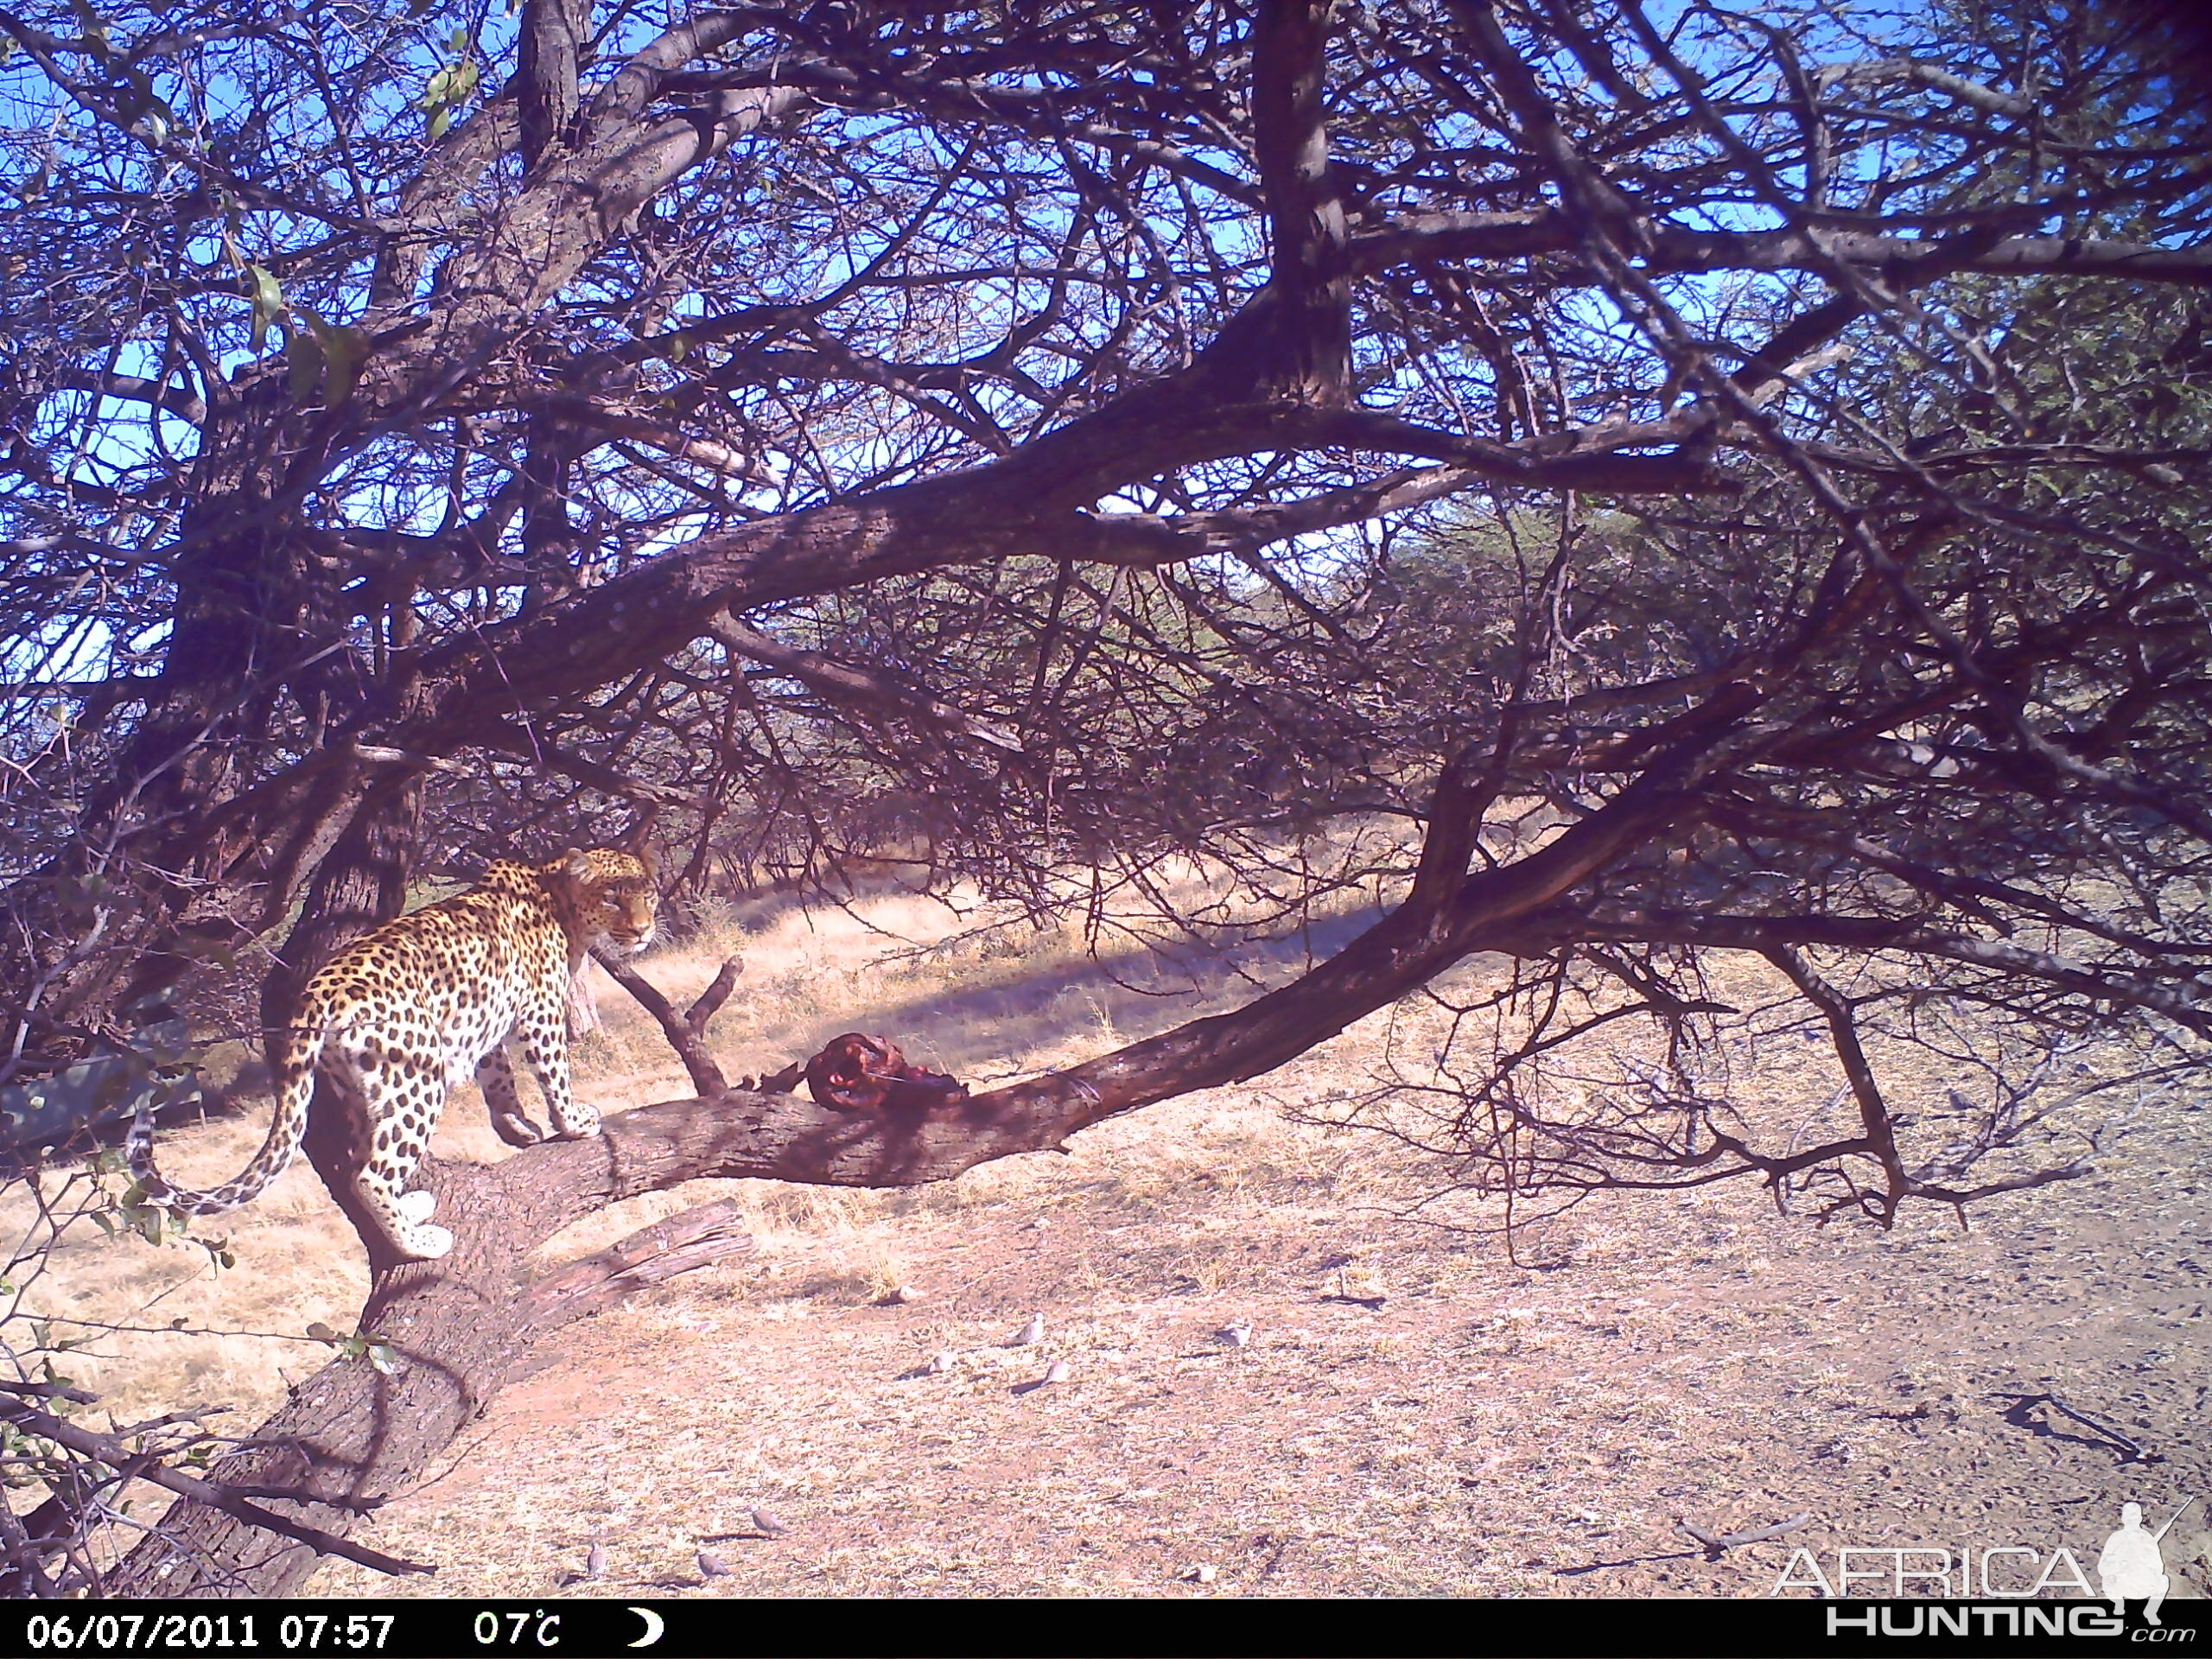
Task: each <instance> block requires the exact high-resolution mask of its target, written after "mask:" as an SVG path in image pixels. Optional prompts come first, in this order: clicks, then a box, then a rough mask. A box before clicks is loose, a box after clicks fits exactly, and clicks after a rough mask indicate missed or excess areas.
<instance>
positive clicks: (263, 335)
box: [245, 265, 284, 351]
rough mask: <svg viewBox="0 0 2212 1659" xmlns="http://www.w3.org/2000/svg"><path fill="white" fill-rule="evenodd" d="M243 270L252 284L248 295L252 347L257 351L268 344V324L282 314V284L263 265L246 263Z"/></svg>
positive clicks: (279, 319)
mask: <svg viewBox="0 0 2212 1659" xmlns="http://www.w3.org/2000/svg"><path fill="white" fill-rule="evenodd" d="M245 270H246V280H247V281H248V282H249V283H251V284H252V287H251V293H250V295H249V297H250V298H251V300H252V301H253V349H254V350H255V351H259V350H261V348H262V347H263V346H265V345H266V344H268V341H269V328H270V324H272V323H274V322H277V321H281V320H282V319H283V315H284V286H283V283H279V282H278V281H277V278H276V276H275V275H274V274H273V273H272V272H271V271H270V270H269V268H268V267H267V266H265V265H248V266H247V267H246V268H245Z"/></svg>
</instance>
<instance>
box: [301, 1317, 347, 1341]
mask: <svg viewBox="0 0 2212 1659" xmlns="http://www.w3.org/2000/svg"><path fill="white" fill-rule="evenodd" d="M307 1333H308V1336H310V1337H312V1338H314V1339H315V1341H317V1342H337V1341H339V1340H340V1337H339V1335H338V1333H337V1332H335V1331H334V1330H332V1329H331V1328H330V1327H329V1326H328V1325H325V1324H324V1323H323V1322H322V1321H321V1319H317V1320H316V1321H315V1323H314V1324H313V1325H309V1326H308V1332H307Z"/></svg>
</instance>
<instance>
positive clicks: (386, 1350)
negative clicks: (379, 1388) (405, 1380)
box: [369, 1342, 400, 1376]
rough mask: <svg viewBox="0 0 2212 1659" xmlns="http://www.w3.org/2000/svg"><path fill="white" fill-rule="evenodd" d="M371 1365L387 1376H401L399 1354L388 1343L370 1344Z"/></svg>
mask: <svg viewBox="0 0 2212 1659" xmlns="http://www.w3.org/2000/svg"><path fill="white" fill-rule="evenodd" d="M369 1363H370V1364H372V1365H373V1366H375V1367H376V1368H377V1370H379V1371H381V1372H383V1373H384V1375H385V1376H398V1375H399V1370H400V1364H399V1352H398V1351H397V1349H395V1348H394V1347H393V1346H392V1345H391V1344H390V1343H388V1342H372V1343H371V1344H369Z"/></svg>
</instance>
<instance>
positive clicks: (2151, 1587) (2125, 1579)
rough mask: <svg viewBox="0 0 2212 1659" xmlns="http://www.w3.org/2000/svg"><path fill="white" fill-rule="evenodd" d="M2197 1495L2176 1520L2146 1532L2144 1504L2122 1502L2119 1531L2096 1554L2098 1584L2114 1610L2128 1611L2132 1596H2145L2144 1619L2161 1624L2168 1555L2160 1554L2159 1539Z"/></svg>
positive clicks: (2188, 1501)
mask: <svg viewBox="0 0 2212 1659" xmlns="http://www.w3.org/2000/svg"><path fill="white" fill-rule="evenodd" d="M2191 1503H2196V1498H2194V1497H2190V1499H2188V1500H2187V1501H2186V1502H2184V1503H2183V1504H2182V1506H2181V1508H2179V1509H2177V1510H2175V1511H2174V1515H2173V1521H2169V1522H2166V1524H2165V1525H2164V1526H2163V1527H2160V1528H2159V1529H2158V1530H2157V1531H2156V1532H2146V1531H2145V1530H2144V1527H2143V1506H2142V1505H2141V1504H2139V1503H2123V1504H2121V1505H2120V1530H2119V1531H2118V1532H2115V1533H2114V1534H2113V1535H2112V1536H2111V1537H2109V1538H2107V1539H2106V1540H2105V1547H2104V1550H2103V1552H2102V1553H2101V1554H2099V1555H2098V1557H2097V1583H2098V1585H2099V1586H2101V1588H2102V1589H2103V1591H2104V1592H2105V1598H2106V1599H2107V1600H2108V1601H2110V1602H2111V1603H2112V1610H2113V1612H2115V1613H2124V1612H2126V1611H2127V1608H2126V1602H2127V1599H2128V1598H2129V1597H2131V1596H2140V1597H2142V1598H2144V1605H2143V1622H2144V1623H2145V1624H2158V1604H2159V1603H2161V1602H2163V1601H2164V1600H2165V1599H2166V1590H2167V1586H2169V1585H2170V1584H2171V1580H2169V1579H2168V1578H2167V1577H2166V1562H2165V1557H2164V1555H2162V1554H2159V1551H2158V1541H2159V1540H2160V1539H2162V1538H2164V1536H2165V1535H2167V1534H2168V1533H2170V1532H2171V1531H2172V1530H2173V1529H2174V1521H2178V1520H2180V1519H2181V1518H2182V1516H2184V1515H2186V1514H2187V1513H2188V1512H2189V1506H2190V1504H2191Z"/></svg>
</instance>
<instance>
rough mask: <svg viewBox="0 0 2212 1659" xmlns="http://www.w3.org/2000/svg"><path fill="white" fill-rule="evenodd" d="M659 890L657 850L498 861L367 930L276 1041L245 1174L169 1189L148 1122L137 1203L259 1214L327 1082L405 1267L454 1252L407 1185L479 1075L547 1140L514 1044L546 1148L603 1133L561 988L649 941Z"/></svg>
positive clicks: (370, 1211) (498, 1113) (523, 1142)
mask: <svg viewBox="0 0 2212 1659" xmlns="http://www.w3.org/2000/svg"><path fill="white" fill-rule="evenodd" d="M656 879H657V877H656V871H655V868H654V865H653V862H652V856H651V855H650V854H649V853H646V854H635V853H630V852H626V851H621V850H619V849H613V848H607V847H597V848H593V849H588V850H579V849H575V848H571V849H569V850H568V851H566V852H564V853H563V854H562V855H560V856H559V857H558V858H555V859H551V860H549V861H547V862H545V863H543V864H531V863H524V862H521V861H512V860H504V859H503V860H499V861H494V862H493V864H492V866H491V867H490V868H488V869H486V871H485V872H484V874H483V875H482V876H481V877H480V879H479V880H477V882H476V884H475V885H474V887H469V888H467V889H466V890H464V891H462V892H461V893H455V894H454V895H453V896H452V897H451V898H448V899H439V900H438V901H437V902H435V903H434V904H429V905H425V906H423V907H422V908H421V909H419V910H416V911H411V912H408V913H407V914H405V915H404V916H398V917H395V918H393V919H391V921H388V922H385V923H384V924H383V925H380V926H378V927H375V928H372V929H371V930H370V931H368V932H366V933H364V934H362V935H361V936H360V937H359V938H357V939H355V940H353V942H352V943H351V944H347V945H346V946H345V947H344V948H343V949H342V950H340V951H339V952H338V953H337V955H336V956H334V957H332V958H331V960H330V961H329V963H327V965H325V966H324V967H323V968H322V969H321V970H319V971H318V972H317V973H315V975H314V976H312V977H311V978H309V979H308V982H307V985H306V988H304V989H303V990H302V992H301V994H300V998H299V1001H298V1004H297V1006H296V1010H295V1012H294V1014H293V1015H292V1019H291V1021H290V1023H289V1025H285V1026H281V1027H276V1028H274V1029H273V1030H271V1032H270V1037H269V1047H270V1059H269V1066H270V1075H271V1077H273V1078H274V1079H275V1084H276V1092H277V1110H276V1115H275V1117H274V1118H273V1120H272V1121H271V1122H270V1126H269V1135H268V1139H267V1140H266V1141H264V1142H263V1143H262V1147H261V1150H260V1151H259V1152H257V1154H254V1157H253V1160H252V1161H251V1162H250V1163H249V1164H247V1166H245V1169H244V1170H242V1171H241V1172H239V1173H238V1175H237V1176H236V1177H234V1178H233V1179H231V1180H228V1181H226V1182H224V1183H223V1184H222V1185H220V1186H217V1187H213V1188H211V1189H209V1190H208V1191H207V1192H188V1191H187V1190H185V1189H183V1188H181V1187H177V1186H172V1185H170V1184H169V1183H168V1181H166V1180H164V1179H162V1176H161V1174H160V1173H159V1172H158V1171H157V1170H156V1167H155V1165H154V1152H153V1123H152V1115H151V1113H150V1111H149V1110H145V1109H142V1110H141V1111H140V1112H139V1114H138V1116H137V1119H136V1120H135V1121H134V1122H133V1123H132V1126H131V1128H130V1135H129V1138H128V1140H127V1141H126V1143H125V1146H126V1154H127V1158H128V1161H129V1163H130V1173H131V1175H132V1176H133V1178H134V1179H135V1180H136V1182H137V1185H138V1187H139V1188H140V1190H141V1191H140V1194H139V1201H140V1202H143V1204H145V1205H148V1206H149V1207H152V1208H155V1209H161V1210H167V1211H170V1212H171V1213H173V1214H175V1215H179V1216H184V1217H197V1216H212V1215H219V1214H220V1213H222V1212H223V1211H226V1210H235V1209H237V1208H238V1206H239V1205H244V1204H247V1203H250V1202H251V1200H252V1199H253V1198H256V1197H257V1196H258V1195H259V1194H260V1193H261V1192H263V1191H264V1189H265V1188H266V1187H267V1186H268V1185H269V1184H270V1182H271V1181H273V1180H275V1179H277V1176H279V1175H280V1174H282V1173H283V1172H284V1170H285V1169H286V1168H287V1167H289V1165H290V1164H291V1161H292V1160H293V1158H294V1157H295V1156H296V1155H297V1154H298V1152H299V1149H300V1144H301V1141H302V1138H303V1137H304V1135H306V1132H307V1124H308V1103H309V1102H310V1101H311V1100H312V1099H313V1098H314V1096H315V1080H316V1078H317V1077H321V1079H322V1080H323V1081H324V1082H325V1083H326V1084H328V1085H329V1086H330V1087H331V1089H332V1090H333V1091H334V1094H335V1096H337V1097H338V1099H339V1100H340V1102H342V1103H343V1105H342V1109H343V1110H344V1111H345V1113H346V1139H347V1141H348V1143H349V1145H350V1146H351V1147H352V1148H353V1156H354V1157H356V1158H358V1159H359V1173H358V1174H357V1175H356V1177H355V1179H354V1188H355V1191H356V1192H358V1193H359V1198H360V1202H361V1205H362V1206H363V1208H364V1209H365V1212H366V1213H367V1215H368V1216H369V1217H371V1218H372V1220H373V1221H374V1223H375V1224H376V1226H377V1228H378V1230H379V1231H381V1232H382V1233H383V1235H384V1236H385V1239H386V1240H387V1241H388V1242H389V1243H390V1244H391V1248H392V1249H393V1250H395V1251H396V1252H397V1254H398V1255H399V1257H400V1258H401V1259H402V1260H403V1261H409V1262H431V1261H435V1260H437V1259H438V1258H439V1257H441V1256H442V1255H446V1254H447V1253H448V1251H450V1250H451V1249H453V1247H454V1235H453V1233H452V1232H451V1230H448V1229H447V1228H444V1227H441V1226H437V1225H435V1224H432V1222H431V1220H430V1217H431V1214H432V1212H433V1211H434V1210H435V1207H436V1205H437V1198H436V1195H435V1194H434V1193H431V1192H426V1191H422V1190H419V1189H418V1190H412V1191H410V1189H409V1186H408V1180H409V1178H410V1176H412V1175H413V1174H414V1173H415V1171H416V1168H417V1166H420V1164H421V1163H422V1161H423V1156H424V1154H426V1153H427V1152H428V1151H429V1144H430V1136H431V1135H432V1134H433V1132H435V1129H436V1128H437V1124H438V1118H439V1116H440V1115H441V1114H442V1112H443V1110H444V1109H445V1103H446V1101H447V1099H448V1096H450V1095H451V1094H452V1092H453V1090H454V1089H455V1088H457V1087H458V1086H460V1084H462V1083H464V1082H466V1081H467V1079H468V1078H469V1077H471V1076H472V1075H473V1076H474V1077H475V1079H476V1081H477V1082H478V1084H480V1085H481V1087H482V1089H483V1090H484V1101H485V1104H486V1107H487V1108H488V1109H490V1112H491V1118H492V1127H493V1129H494V1130H496V1131H497V1132H498V1134H499V1138H500V1139H501V1140H502V1141H505V1142H506V1143H507V1144H508V1145H510V1146H516V1147H526V1146H532V1145H535V1144H537V1142H538V1141H542V1140H543V1139H544V1138H545V1133H544V1131H543V1130H541V1129H540V1128H538V1126H537V1124H535V1123H533V1122H531V1120H530V1118H529V1117H528V1116H526V1115H525V1114H524V1110H523V1106H522V1100H521V1096H520V1094H519V1093H518V1090H517V1089H516V1086H515V1075H514V1067H513V1065H512V1062H511V1061H510V1060H509V1058H507V1052H506V1043H507V1039H509V1038H510V1037H512V1038H513V1039H515V1041H516V1043H517V1046H519V1047H520V1049H521V1051H522V1058H523V1059H524V1063H525V1064H527V1065H529V1067H530V1069H531V1073H532V1074H533V1075H534V1076H535V1077H537V1085H538V1091H539V1093H540V1094H541V1095H542V1096H543V1097H544V1102H545V1109H546V1114H547V1116H548V1117H549V1118H550V1120H551V1122H552V1133H553V1135H554V1136H555V1137H556V1138H558V1139H561V1140H564V1141H576V1140H582V1139H585V1138H587V1137H588V1136H591V1135H597V1134H598V1133H599V1132H600V1127H601V1126H600V1114H599V1111H598V1109H597V1108H595V1107H594V1106H590V1105H588V1104H586V1103H582V1102H580V1101H577V1100H575V1098H574V1097H573V1096H572V1095H571V1093H570V1090H569V1043H568V1020H567V1015H568V999H569V982H570V981H571V980H572V979H573V978H574V976H575V974H576V973H577V972H578V971H579V970H580V969H582V965H583V959H584V955H585V953H586V952H587V951H588V950H589V949H590V948H591V947H592V946H593V945H594V944H602V943H603V944H605V945H606V946H607V947H609V948H611V949H612V950H614V951H616V952H617V953H619V954H620V955H623V956H626V957H628V956H635V955H637V954H638V953H639V952H640V951H642V950H645V948H646V947H647V946H648V945H650V944H652V940H653V933H654V929H655V926H656V923H657V919H658V893H657V892H656V888H655V881H656Z"/></svg>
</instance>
